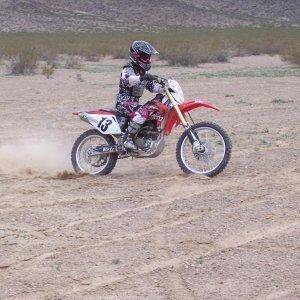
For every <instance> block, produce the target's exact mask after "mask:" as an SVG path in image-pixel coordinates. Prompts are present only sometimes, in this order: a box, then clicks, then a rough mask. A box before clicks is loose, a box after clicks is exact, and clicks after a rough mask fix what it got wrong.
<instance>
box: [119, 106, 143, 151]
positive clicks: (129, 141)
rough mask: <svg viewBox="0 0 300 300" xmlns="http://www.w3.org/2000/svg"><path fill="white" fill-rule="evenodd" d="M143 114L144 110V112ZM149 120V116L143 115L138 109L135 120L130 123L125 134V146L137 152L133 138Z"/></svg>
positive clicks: (134, 116)
mask: <svg viewBox="0 0 300 300" xmlns="http://www.w3.org/2000/svg"><path fill="white" fill-rule="evenodd" d="M142 112H143V110H142ZM146 120H147V116H145V112H144V113H143V114H141V111H140V109H138V110H137V111H136V112H135V113H134V115H133V118H132V119H131V120H130V121H129V124H128V127H127V131H126V133H125V141H124V146H125V147H126V148H128V149H132V150H137V147H136V145H135V144H134V141H133V137H134V135H135V134H136V133H137V132H138V131H139V129H140V128H141V127H142V126H143V124H144V123H145V121H146Z"/></svg>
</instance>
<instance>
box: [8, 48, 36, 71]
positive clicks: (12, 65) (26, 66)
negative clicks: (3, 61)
mask: <svg viewBox="0 0 300 300" xmlns="http://www.w3.org/2000/svg"><path fill="white" fill-rule="evenodd" d="M37 60H38V55H37V52H36V51H35V49H33V48H23V49H16V50H15V51H14V53H12V54H10V55H9V65H8V68H9V70H10V72H11V74H15V75H20V74H27V75H28V74H33V73H34V71H35V69H36V68H37Z"/></svg>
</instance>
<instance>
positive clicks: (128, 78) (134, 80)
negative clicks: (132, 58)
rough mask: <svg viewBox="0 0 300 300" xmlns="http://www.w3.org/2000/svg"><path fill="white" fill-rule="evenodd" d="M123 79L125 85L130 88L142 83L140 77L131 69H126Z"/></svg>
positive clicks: (122, 75) (123, 72)
mask: <svg viewBox="0 0 300 300" xmlns="http://www.w3.org/2000/svg"><path fill="white" fill-rule="evenodd" d="M121 78H122V81H123V83H124V84H125V85H127V86H129V87H132V86H135V85H137V84H139V83H140V82H141V79H140V76H137V75H135V73H134V71H133V70H132V69H131V68H124V69H123V71H122V74H121Z"/></svg>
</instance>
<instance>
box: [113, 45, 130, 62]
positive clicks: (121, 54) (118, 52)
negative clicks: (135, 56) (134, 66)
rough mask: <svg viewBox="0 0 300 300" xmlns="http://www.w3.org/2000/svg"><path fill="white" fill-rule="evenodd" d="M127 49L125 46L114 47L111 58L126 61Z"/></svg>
mask: <svg viewBox="0 0 300 300" xmlns="http://www.w3.org/2000/svg"><path fill="white" fill-rule="evenodd" d="M128 48H129V47H126V45H124V47H114V48H113V49H111V56H112V57H113V58H115V59H126V58H128Z"/></svg>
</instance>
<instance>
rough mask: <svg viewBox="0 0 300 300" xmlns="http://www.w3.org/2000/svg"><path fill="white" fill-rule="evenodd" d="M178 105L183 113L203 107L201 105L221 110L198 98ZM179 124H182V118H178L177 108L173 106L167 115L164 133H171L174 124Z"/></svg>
mask: <svg viewBox="0 0 300 300" xmlns="http://www.w3.org/2000/svg"><path fill="white" fill-rule="evenodd" d="M178 107H179V109H180V111H181V112H182V113H183V114H184V113H187V112H189V111H191V110H194V109H196V108H201V107H203V108H210V109H214V110H217V111H219V109H218V108H217V107H216V106H215V105H213V104H212V103H209V102H204V101H197V100H191V101H188V102H184V103H182V104H180V105H179V106H178ZM179 124H180V120H179V118H178V115H177V113H176V111H175V109H174V108H172V109H171V110H170V111H169V113H168V116H167V120H166V124H165V127H164V134H165V135H169V134H170V133H171V131H172V129H173V127H174V125H175V126H178V125H179Z"/></svg>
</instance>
